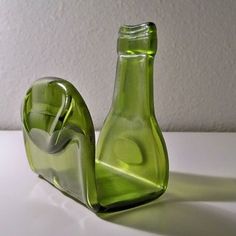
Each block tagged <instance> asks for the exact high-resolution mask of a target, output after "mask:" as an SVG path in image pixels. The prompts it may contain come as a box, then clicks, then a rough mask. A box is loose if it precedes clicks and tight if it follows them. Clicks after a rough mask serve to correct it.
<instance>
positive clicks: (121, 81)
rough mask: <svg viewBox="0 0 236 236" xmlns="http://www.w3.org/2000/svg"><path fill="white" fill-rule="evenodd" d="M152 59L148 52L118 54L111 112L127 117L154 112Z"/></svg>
mask: <svg viewBox="0 0 236 236" xmlns="http://www.w3.org/2000/svg"><path fill="white" fill-rule="evenodd" d="M153 59H154V56H152V55H148V54H119V56H118V62H117V73H116V83H115V92H114V97H113V106H112V108H113V109H112V110H113V112H115V113H118V114H119V115H122V116H127V117H129V116H134V115H135V116H137V115H140V116H147V115H152V114H154V106H153Z"/></svg>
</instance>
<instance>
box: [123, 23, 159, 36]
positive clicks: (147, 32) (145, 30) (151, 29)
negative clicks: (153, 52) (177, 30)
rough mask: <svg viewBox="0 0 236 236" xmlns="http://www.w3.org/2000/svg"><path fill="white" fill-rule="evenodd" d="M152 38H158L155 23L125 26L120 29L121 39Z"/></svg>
mask: <svg viewBox="0 0 236 236" xmlns="http://www.w3.org/2000/svg"><path fill="white" fill-rule="evenodd" d="M150 36H152V37H153V36H154V37H156V25H155V24H154V23H153V22H146V23H142V24H137V25H123V26H121V27H120V29H119V38H127V39H137V38H145V37H150Z"/></svg>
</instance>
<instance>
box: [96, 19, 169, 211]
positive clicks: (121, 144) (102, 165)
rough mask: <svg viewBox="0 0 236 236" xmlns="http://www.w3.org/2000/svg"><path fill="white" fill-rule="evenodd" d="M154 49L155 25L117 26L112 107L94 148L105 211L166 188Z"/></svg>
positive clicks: (140, 200)
mask: <svg viewBox="0 0 236 236" xmlns="http://www.w3.org/2000/svg"><path fill="white" fill-rule="evenodd" d="M156 50H157V35H156V27H155V25H154V24H153V23H144V24H141V25H135V26H122V27H121V28H120V30H119V38H118V45H117V51H118V62H117V72H116V82H115V91H114V96H113V103H112V106H111V109H110V112H109V114H108V116H107V118H106V120H105V122H104V126H103V128H102V130H101V133H100V136H99V140H98V145H97V150H96V151H97V153H96V165H95V169H96V182H97V194H98V202H99V204H100V207H101V209H103V210H105V211H113V210H121V209H124V208H128V207H132V206H136V205H139V204H142V203H145V202H148V201H150V200H153V199H155V198H158V197H159V196H160V195H161V194H163V193H164V191H165V190H166V187H167V182H168V173H169V169H168V156H167V150H166V145H165V142H164V139H163V136H162V134H161V131H160V129H159V126H158V123H157V120H156V118H155V114H154V104H153V61H154V56H155V54H156Z"/></svg>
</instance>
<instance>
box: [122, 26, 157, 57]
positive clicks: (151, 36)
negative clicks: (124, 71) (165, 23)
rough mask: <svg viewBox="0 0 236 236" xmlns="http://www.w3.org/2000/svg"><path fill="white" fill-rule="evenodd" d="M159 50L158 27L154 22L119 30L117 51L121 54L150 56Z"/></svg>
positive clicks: (124, 27) (123, 27)
mask: <svg viewBox="0 0 236 236" xmlns="http://www.w3.org/2000/svg"><path fill="white" fill-rule="evenodd" d="M156 50H157V33H156V26H155V24H154V23H152V22H147V23H142V24H139V25H123V26H121V27H120V30H119V38H118V43H117V51H118V52H119V53H120V54H150V55H154V54H155V53H156Z"/></svg>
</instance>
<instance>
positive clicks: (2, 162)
mask: <svg viewBox="0 0 236 236" xmlns="http://www.w3.org/2000/svg"><path fill="white" fill-rule="evenodd" d="M164 136H165V139H166V143H167V147H168V152H169V160H170V180H169V187H168V190H167V192H166V193H165V194H164V195H163V196H162V197H161V198H159V199H158V200H156V201H154V202H152V203H151V204H148V205H145V206H142V207H140V208H136V209H133V210H129V211H127V212H123V213H116V214H113V215H104V216H102V217H103V218H100V217H98V216H97V215H95V214H94V213H92V212H91V211H89V210H88V209H86V208H85V207H83V206H82V205H80V204H78V203H76V202H75V201H73V200H72V199H70V198H68V197H66V196H65V195H63V194H62V193H61V192H59V191H58V190H56V189H55V188H53V187H52V186H51V185H49V184H48V183H47V182H45V181H44V180H42V179H40V178H38V176H37V175H36V174H34V173H33V172H32V171H31V170H30V168H29V166H28V163H27V160H26V155H25V150H24V145H23V138H22V133H21V132H20V131H2V132H0V152H1V155H0V235H1V236H27V235H29V236H38V235H40V236H41V235H42V236H49V235H50V236H52V235H56V236H82V235H91V236H95V235H107V236H109V235H112V236H115V235H122V236H125V235H137V236H139V235H153V234H155V235H179V236H182V235H188V236H189V235H190V236H192V235H197V236H201V235H207V236H211V235H214V236H216V235H225V236H229V235H236V133H164Z"/></svg>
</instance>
